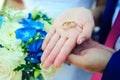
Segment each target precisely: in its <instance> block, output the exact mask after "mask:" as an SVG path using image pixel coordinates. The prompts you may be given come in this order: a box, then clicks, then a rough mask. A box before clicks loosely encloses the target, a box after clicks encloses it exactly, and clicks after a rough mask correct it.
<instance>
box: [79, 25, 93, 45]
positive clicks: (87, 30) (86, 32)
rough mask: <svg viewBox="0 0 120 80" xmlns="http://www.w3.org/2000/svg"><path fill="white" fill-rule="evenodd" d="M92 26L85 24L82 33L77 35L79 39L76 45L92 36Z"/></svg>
mask: <svg viewBox="0 0 120 80" xmlns="http://www.w3.org/2000/svg"><path fill="white" fill-rule="evenodd" d="M93 27H94V26H93V25H92V24H91V25H90V24H86V25H85V26H84V27H83V30H82V32H81V33H80V34H79V37H78V39H77V44H81V43H82V42H84V41H85V40H87V39H89V38H90V37H91V35H92V31H93Z"/></svg>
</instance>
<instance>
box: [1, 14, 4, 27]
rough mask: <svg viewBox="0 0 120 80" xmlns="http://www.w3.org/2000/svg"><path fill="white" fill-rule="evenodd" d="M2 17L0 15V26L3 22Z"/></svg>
mask: <svg viewBox="0 0 120 80" xmlns="http://www.w3.org/2000/svg"><path fill="white" fill-rule="evenodd" d="M4 20H5V19H4V17H2V16H0V27H1V25H2V23H3V22H4Z"/></svg>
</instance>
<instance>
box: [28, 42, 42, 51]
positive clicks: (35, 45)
mask: <svg viewBox="0 0 120 80" xmlns="http://www.w3.org/2000/svg"><path fill="white" fill-rule="evenodd" d="M42 43H43V40H37V41H35V42H33V43H31V44H30V45H29V46H28V48H27V49H28V51H29V52H39V51H40V50H41V46H42Z"/></svg>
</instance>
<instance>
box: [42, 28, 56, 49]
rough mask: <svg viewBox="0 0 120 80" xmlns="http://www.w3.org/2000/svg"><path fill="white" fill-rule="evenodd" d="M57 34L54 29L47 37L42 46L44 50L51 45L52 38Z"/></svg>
mask: <svg viewBox="0 0 120 80" xmlns="http://www.w3.org/2000/svg"><path fill="white" fill-rule="evenodd" d="M54 34H55V29H54V28H53V29H52V30H51V31H50V32H49V33H48V34H47V36H46V38H45V39H44V41H43V44H42V50H45V47H46V46H47V44H48V43H49V41H50V39H51V38H52V36H53V35H54Z"/></svg>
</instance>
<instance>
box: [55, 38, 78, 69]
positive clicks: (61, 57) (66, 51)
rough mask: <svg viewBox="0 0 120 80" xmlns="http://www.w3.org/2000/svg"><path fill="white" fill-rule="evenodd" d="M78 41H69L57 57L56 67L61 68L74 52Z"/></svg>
mask: <svg viewBox="0 0 120 80" xmlns="http://www.w3.org/2000/svg"><path fill="white" fill-rule="evenodd" d="M75 42H76V40H75V39H74V38H73V39H68V40H67V41H66V42H65V44H64V45H63V47H62V49H61V51H60V53H59V54H58V56H57V57H56V60H55V62H54V66H55V67H59V66H60V65H61V64H62V63H63V62H64V61H65V59H66V57H67V56H68V54H69V53H70V52H71V51H72V49H73V47H74V46H75Z"/></svg>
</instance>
